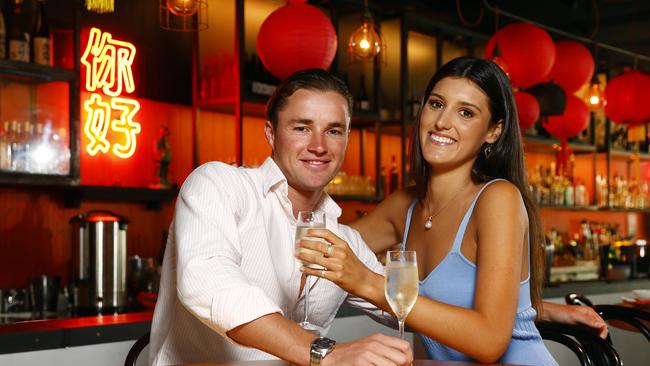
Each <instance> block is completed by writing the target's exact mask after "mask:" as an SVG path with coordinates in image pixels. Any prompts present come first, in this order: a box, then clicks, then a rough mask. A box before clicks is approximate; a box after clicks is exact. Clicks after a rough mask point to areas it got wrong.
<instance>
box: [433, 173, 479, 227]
mask: <svg viewBox="0 0 650 366" xmlns="http://www.w3.org/2000/svg"><path fill="white" fill-rule="evenodd" d="M468 185H469V184H468ZM468 185H466V186H465V187H463V189H461V190H459V191H458V192H456V194H455V195H454V196H453V197H452V198H451V199H450V200H449V201H447V202H445V204H444V205H443V206H442V207H441V208H439V209H438V211H436V212H435V214H431V200H430V199H427V212H428V213H429V217H427V220H426V221H425V222H424V230H429V229H431V228H432V227H433V218H434V217H437V216H438V214H440V213H441V212H442V210H444V209H445V208H447V206H449V204H450V203H451V202H453V201H454V200H455V199H456V197H458V195H460V194H461V192H463V191H465V188H467V186H468ZM427 195H428V192H427Z"/></svg>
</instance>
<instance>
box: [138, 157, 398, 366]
mask: <svg viewBox="0 0 650 366" xmlns="http://www.w3.org/2000/svg"><path fill="white" fill-rule="evenodd" d="M316 211H317V212H323V213H325V216H326V227H327V228H328V229H329V230H331V231H332V232H333V233H334V234H336V235H338V236H339V237H341V238H342V239H344V240H345V241H347V242H348V244H349V245H350V247H351V248H352V250H353V251H354V252H355V253H356V254H357V256H358V257H359V259H360V260H361V261H362V262H363V263H365V264H366V266H368V267H369V268H370V269H372V270H373V271H375V272H377V273H382V272H383V268H382V266H381V264H380V263H379V262H378V261H377V259H376V257H375V255H374V254H373V253H372V252H371V251H370V250H369V249H368V247H367V246H366V244H365V243H364V242H363V240H362V239H361V236H360V235H359V233H358V232H357V231H355V230H353V229H351V228H349V227H347V226H345V225H340V224H338V223H337V220H338V217H339V216H340V215H341V208H340V207H339V206H338V205H337V204H336V203H335V202H334V201H333V200H332V199H331V198H330V197H329V196H328V195H327V194H326V193H323V199H322V200H321V202H320V204H319V205H318V207H317V209H316ZM295 229H296V220H295V218H294V216H293V209H292V206H291V202H290V201H289V198H288V185H287V181H286V178H285V177H284V175H283V174H282V171H281V170H280V168H279V167H278V166H277V165H276V164H275V162H274V161H273V159H271V158H268V159H266V161H265V162H264V164H262V166H260V167H259V168H253V169H248V168H235V167H231V166H229V165H226V164H222V163H218V162H213V163H207V164H204V165H202V166H200V167H199V168H197V169H196V170H195V171H194V172H192V173H191V174H190V175H189V176H188V178H187V180H186V181H185V183H184V184H183V187H182V188H181V191H180V193H179V196H178V199H177V201H176V210H175V213H174V219H173V222H172V224H171V226H170V232H169V239H168V241H167V246H166V250H165V258H164V261H163V269H162V276H161V282H160V292H159V294H158V302H157V303H156V309H155V312H154V317H153V322H152V329H151V342H150V355H149V356H150V361H151V364H152V365H156V366H157V365H168V364H182V363H193V362H210V361H228V360H264V359H274V358H275V357H274V356H272V355H270V354H267V353H265V352H262V351H259V350H257V349H254V348H247V347H243V346H240V345H238V344H236V343H235V342H234V341H233V340H231V339H230V338H228V336H227V335H226V332H227V331H229V330H231V329H233V328H235V327H237V326H240V325H242V324H246V323H248V322H251V321H253V320H255V319H257V318H259V317H261V316H264V315H267V314H272V313H280V314H282V315H284V316H285V317H287V318H289V319H292V320H295V321H297V322H298V321H300V320H302V318H303V315H304V312H303V306H304V298H303V294H301V293H299V292H300V278H301V275H302V273H301V272H300V270H299V269H300V266H301V264H300V263H299V262H298V260H296V258H295V257H294V251H295V243H294V240H295V239H294V236H295ZM311 284H312V287H311V292H310V299H309V321H310V322H311V323H314V324H316V325H318V326H321V327H323V328H324V329H325V330H328V329H329V327H330V326H331V324H332V321H333V320H334V316H335V315H336V312H337V310H338V308H339V307H340V305H341V304H342V303H343V302H344V301H347V302H348V303H349V304H351V305H352V306H354V307H357V308H360V309H362V310H364V311H366V312H369V313H372V315H374V316H375V317H379V318H385V317H387V315H384V314H383V313H382V312H381V311H379V310H378V309H376V308H375V307H374V306H372V305H371V304H368V303H366V302H364V301H363V300H361V299H358V298H355V297H351V296H348V294H347V293H346V292H345V291H343V290H341V289H340V288H339V287H338V286H336V285H335V284H333V283H331V282H329V281H327V280H324V279H316V280H314V279H312V281H311Z"/></svg>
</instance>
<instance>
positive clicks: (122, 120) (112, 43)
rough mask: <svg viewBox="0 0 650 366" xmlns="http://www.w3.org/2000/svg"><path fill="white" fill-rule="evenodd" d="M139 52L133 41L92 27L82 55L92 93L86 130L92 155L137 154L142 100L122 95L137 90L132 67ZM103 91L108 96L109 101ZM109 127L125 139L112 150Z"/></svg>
mask: <svg viewBox="0 0 650 366" xmlns="http://www.w3.org/2000/svg"><path fill="white" fill-rule="evenodd" d="M135 52H136V49H135V46H133V44H131V43H128V42H123V41H118V40H115V39H113V36H112V35H111V34H110V33H107V32H103V33H102V31H101V30H99V29H97V28H92V29H91V30H90V35H89V37H88V44H87V45H86V50H85V51H84V54H83V56H82V57H81V63H82V64H83V65H84V66H85V68H86V90H87V91H89V92H92V93H91V95H90V98H89V99H87V100H85V101H84V102H83V106H84V110H85V111H86V113H87V116H86V121H85V123H84V128H83V130H84V133H85V134H86V136H87V137H88V140H89V142H88V144H87V145H86V151H87V152H88V154H90V156H95V155H97V153H99V152H101V153H103V154H107V153H109V151H112V153H113V154H114V155H115V156H117V157H119V158H123V159H126V158H129V157H131V156H133V153H135V148H136V146H137V134H139V133H140V131H141V126H140V123H138V122H136V121H134V117H135V115H136V113H138V111H139V110H140V103H138V101H137V100H135V99H132V98H126V97H123V96H121V95H122V92H126V93H133V92H134V91H135V82H134V81H133V71H132V69H131V66H132V65H133V60H134V59H135ZM99 91H101V92H102V93H103V94H105V96H108V98H106V99H107V100H106V101H105V100H104V99H103V98H102V94H100V93H99ZM115 113H117V114H118V115H119V117H118V118H117V119H113V115H114V114H115ZM109 129H110V130H111V131H112V132H114V133H115V134H116V135H122V136H123V139H122V141H121V142H113V144H112V149H111V141H109V140H108V139H107V136H108V132H109Z"/></svg>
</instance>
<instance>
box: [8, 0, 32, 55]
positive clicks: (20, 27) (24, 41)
mask: <svg viewBox="0 0 650 366" xmlns="http://www.w3.org/2000/svg"><path fill="white" fill-rule="evenodd" d="M22 6H23V0H15V2H14V11H13V17H12V19H11V28H10V32H9V59H10V60H14V61H22V62H29V30H28V29H27V20H26V19H25V14H24V13H23V8H22Z"/></svg>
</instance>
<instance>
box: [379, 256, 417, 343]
mask: <svg viewBox="0 0 650 366" xmlns="http://www.w3.org/2000/svg"><path fill="white" fill-rule="evenodd" d="M385 277H386V285H385V287H384V290H385V294H386V300H388V304H389V305H390V308H391V309H392V310H393V313H395V316H396V317H397V322H398V323H399V336H400V338H402V339H404V321H405V320H406V317H407V316H408V315H409V313H410V312H411V309H412V308H413V305H415V301H416V300H417V298H418V290H419V282H418V262H417V259H416V256H415V251H412V250H395V251H388V253H386V276H385Z"/></svg>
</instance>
